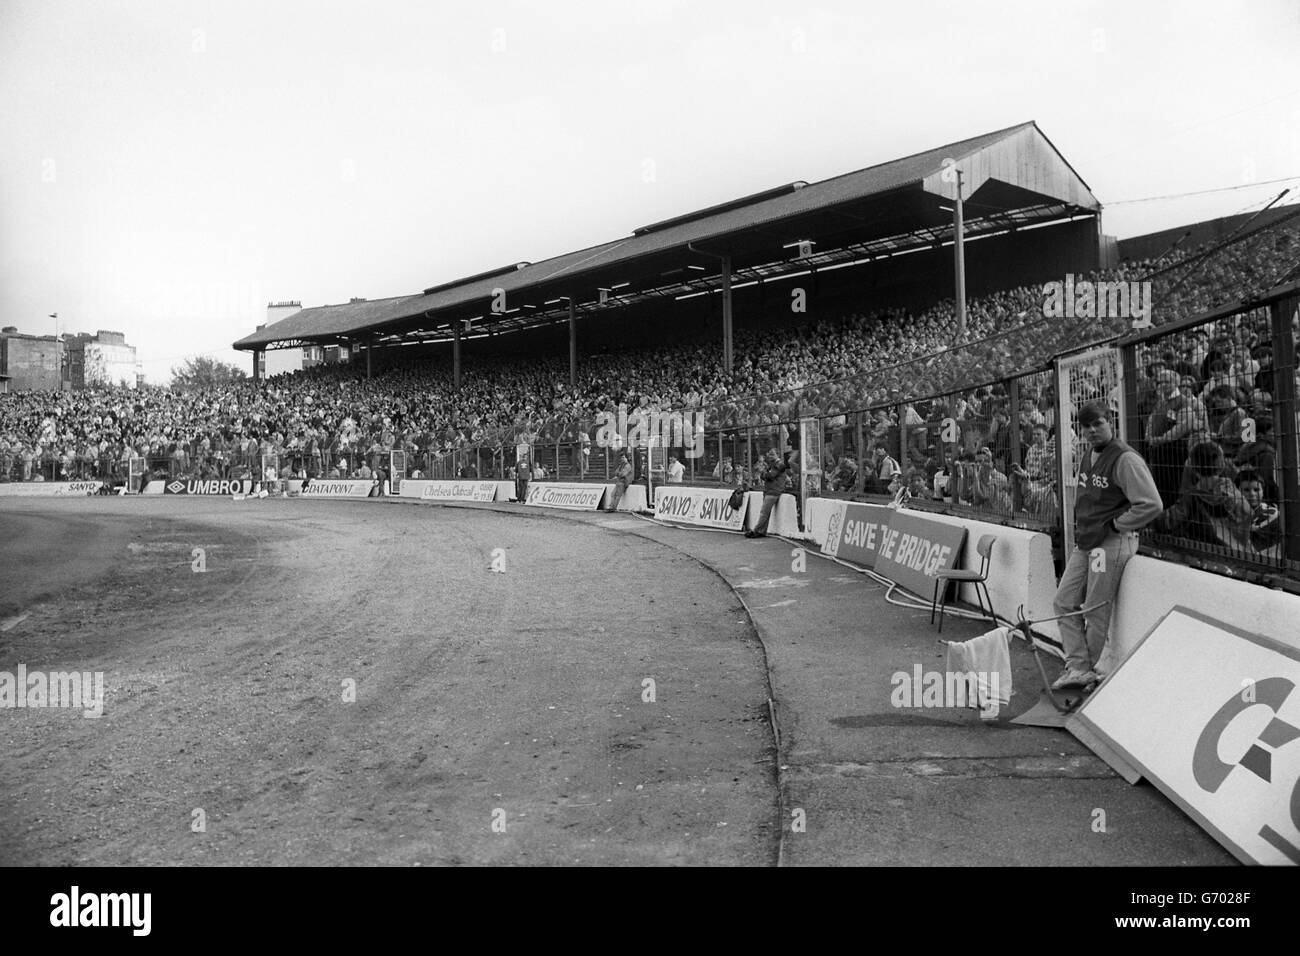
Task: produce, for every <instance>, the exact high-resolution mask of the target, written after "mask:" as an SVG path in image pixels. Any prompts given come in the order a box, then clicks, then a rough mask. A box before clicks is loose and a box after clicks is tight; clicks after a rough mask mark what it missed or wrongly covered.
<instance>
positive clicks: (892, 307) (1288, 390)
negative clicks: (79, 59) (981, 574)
mask: <svg viewBox="0 0 1300 956" xmlns="http://www.w3.org/2000/svg"><path fill="white" fill-rule="evenodd" d="M1275 202H1276V201H1275ZM1298 264H1300V208H1297V207H1295V206H1284V205H1273V204H1270V208H1267V209H1265V210H1263V211H1261V212H1258V213H1253V214H1247V215H1244V216H1238V217H1232V218H1230V219H1226V220H1216V221H1215V222H1213V223H1208V224H1199V225H1197V226H1192V227H1184V228H1182V229H1179V230H1173V231H1170V232H1167V233H1157V234H1153V235H1151V236H1144V237H1138V238H1135V239H1130V240H1125V241H1123V242H1117V241H1115V240H1114V239H1112V238H1110V237H1108V236H1106V235H1104V233H1103V231H1102V206H1101V203H1100V202H1098V200H1097V199H1096V197H1095V196H1094V195H1093V194H1092V192H1091V190H1090V189H1089V187H1088V186H1087V184H1086V183H1085V182H1084V180H1083V179H1082V178H1081V177H1080V176H1079V175H1078V173H1076V172H1075V170H1074V169H1073V168H1072V167H1071V165H1070V164H1069V162H1068V161H1067V160H1066V159H1065V158H1064V157H1063V156H1062V155H1061V154H1060V153H1059V151H1057V150H1056V149H1055V147H1054V146H1053V145H1052V144H1051V142H1050V141H1049V140H1048V139H1047V137H1046V136H1045V135H1044V134H1043V133H1042V131H1041V130H1039V129H1038V127H1037V125H1036V124H1034V123H1025V124H1021V125H1019V126H1015V127H1011V128H1009V129H1005V130H999V131H996V132H992V133H988V134H985V135H983V136H978V137H975V138H973V139H968V140H963V141H960V142H956V143H950V144H947V145H944V146H940V147H938V148H935V149H932V150H928V151H926V152H923V153H918V154H916V155H913V156H908V157H904V158H902V159H898V160H895V161H892V162H889V163H884V164H882V165H879V166H874V167H870V168H868V169H864V170H860V171H857V172H852V173H848V174H845V175H842V176H838V177H834V178H832V179H828V180H824V181H821V182H816V183H805V182H794V183H789V184H787V185H784V186H781V187H778V188H775V189H771V190H768V191H766V192H763V193H758V194H755V195H751V196H746V197H742V198H739V199H736V200H734V201H731V202H727V203H722V204H719V205H715V206H712V207H709V208H706V209H702V210H698V211H696V212H693V213H689V214H686V215H682V216H678V217H675V218H672V219H668V220H664V221H661V222H656V223H651V224H649V225H646V226H641V227H638V228H635V229H633V230H631V233H630V235H628V236H626V237H623V238H619V239H615V240H613V241H610V242H607V243H604V244H601V245H598V246H595V247H592V248H589V249H582V250H578V251H575V252H571V253H567V254H565V255H560V256H557V257H554V258H551V259H546V260H543V261H538V262H512V263H508V264H506V265H503V266H501V267H499V268H496V269H493V270H490V271H486V272H483V273H480V274H477V275H473V276H469V277H466V278H463V279H459V280H455V281H448V282H444V283H441V284H435V285H432V286H430V287H428V288H425V289H423V290H421V291H419V292H413V293H411V294H407V295H400V296H393V297H386V298H379V299H354V300H353V301H351V302H348V303H344V304H339V305H326V306H319V307H309V308H304V309H301V310H298V311H295V312H293V313H292V314H290V315H287V316H284V317H283V318H279V320H278V321H274V322H271V323H269V324H267V325H266V326H264V327H260V328H259V329H258V330H257V331H255V332H254V333H253V334H251V335H249V336H246V337H245V338H243V339H241V340H239V341H238V342H236V343H235V348H237V349H240V350H243V351H248V352H252V353H253V369H254V378H253V379H252V380H251V381H246V382H241V383H235V384H232V385H228V386H223V387H221V388H211V389H198V390H194V391H189V392H180V391H169V390H165V389H156V388H153V389H151V388H142V389H138V390H125V389H116V388H111V387H97V388H94V389H88V390H85V391H80V392H22V393H16V394H10V395H4V396H0V480H3V481H6V482H33V481H54V482H57V481H76V480H97V481H103V482H105V483H106V484H109V485H121V486H124V487H127V488H128V489H130V490H133V491H136V490H142V489H143V488H144V487H146V486H147V485H148V484H149V482H150V480H151V479H154V478H160V477H161V478H165V479H168V480H172V479H177V478H195V479H221V480H239V481H253V482H266V483H267V484H268V486H271V487H281V486H283V483H285V482H289V481H293V480H300V479H316V478H355V477H361V478H363V479H373V480H374V481H375V482H376V485H377V487H378V488H383V487H384V486H385V483H386V482H387V483H388V486H389V487H390V488H391V489H393V490H396V486H398V485H399V484H400V482H401V481H402V480H409V479H412V478H417V479H434V478H437V479H452V478H483V479H487V478H491V479H497V480H507V479H523V480H529V479H536V478H539V477H545V478H551V479H563V480H566V481H591V482H607V481H610V480H612V479H613V477H614V476H615V474H616V471H617V469H618V456H619V453H620V451H622V450H625V449H624V448H623V447H621V446H620V445H619V444H618V443H613V444H611V443H609V442H606V441H601V440H600V431H599V426H600V422H601V421H602V420H606V421H607V420H608V417H609V416H613V415H615V414H617V413H618V411H619V410H620V409H624V410H625V417H626V418H627V419H628V420H631V421H632V422H634V423H635V422H637V421H646V420H648V419H649V418H650V417H651V416H657V415H661V414H665V413H678V414H679V415H684V414H689V415H690V416H691V419H690V420H691V421H693V422H694V421H698V422H700V423H701V425H700V428H701V432H700V434H699V435H698V436H694V440H692V439H691V438H687V437H684V436H683V437H682V439H681V440H680V441H679V442H678V443H676V444H672V443H670V442H665V443H664V444H663V445H662V446H661V447H658V448H656V447H631V448H627V449H626V450H629V451H631V452H632V453H633V454H632V455H631V458H632V462H631V464H632V469H633V480H634V481H636V482H645V483H646V484H647V485H648V486H649V488H650V489H651V490H652V489H653V488H654V487H655V486H657V485H661V484H663V483H664V482H669V481H676V480H680V481H683V482H684V483H687V484H712V485H720V486H726V487H732V486H741V485H750V484H752V483H753V482H754V481H755V480H756V479H757V478H758V472H759V469H760V462H761V460H762V458H763V456H764V455H765V454H766V453H767V452H768V451H769V450H773V449H775V450H776V451H778V452H779V453H781V454H783V455H784V456H785V457H786V458H787V460H789V461H790V462H791V464H792V468H791V471H792V473H793V475H794V476H795V477H794V478H793V479H792V481H791V489H790V490H791V492H792V493H793V495H794V497H795V498H796V499H797V501H798V502H799V505H800V509H801V512H804V513H805V514H804V516H805V517H806V510H807V509H806V503H808V502H810V501H811V500H813V499H815V498H832V499H834V498H850V499H860V500H865V501H873V500H879V501H885V500H897V501H907V502H908V504H909V506H910V507H914V508H918V509H922V510H927V511H934V512H940V513H947V514H951V515H959V516H962V515H965V516H974V517H977V518H978V519H980V520H983V521H991V522H994V523H997V524H1002V525H1006V526H1013V527H1016V528H1021V529H1026V530H1030V531H1037V532H1042V533H1045V534H1047V535H1049V536H1050V537H1051V539H1052V541H1053V542H1054V547H1055V553H1056V558H1057V561H1058V568H1059V561H1060V560H1061V556H1062V555H1063V554H1064V553H1066V552H1067V551H1068V549H1069V548H1070V547H1071V524H1072V522H1071V510H1072V506H1073V500H1072V499H1073V496H1072V490H1073V484H1074V481H1075V477H1076V474H1077V471H1078V467H1079V461H1080V458H1081V456H1082V454H1083V452H1084V450H1085V449H1086V446H1085V445H1084V444H1083V443H1082V441H1081V439H1080V437H1079V436H1080V430H1079V428H1078V424H1077V420H1076V416H1077V413H1078V410H1079V409H1080V408H1081V407H1082V405H1083V404H1084V403H1085V402H1088V401H1096V400H1100V401H1104V402H1106V403H1108V404H1109V406H1110V407H1111V408H1112V409H1113V410H1114V411H1115V413H1116V415H1117V416H1118V420H1119V422H1120V425H1121V429H1120V431H1121V437H1123V438H1124V439H1125V440H1126V441H1127V442H1128V443H1129V444H1131V445H1133V447H1135V448H1136V449H1137V450H1138V451H1139V452H1140V453H1141V454H1142V455H1143V456H1144V457H1145V458H1146V460H1147V461H1148V463H1149V464H1150V466H1151V469H1152V472H1153V475H1154V476H1155V478H1156V481H1157V484H1158V486H1159V489H1160V494H1161V498H1162V504H1163V506H1164V510H1165V514H1164V516H1163V517H1162V519H1161V520H1160V521H1159V522H1157V523H1156V525H1154V526H1152V527H1151V528H1149V529H1148V530H1146V531H1144V532H1143V546H1144V548H1145V549H1146V550H1147V552H1148V553H1150V554H1156V555H1159V556H1160V557H1164V558H1167V559H1170V560H1177V561H1180V562H1184V563H1191V564H1195V565H1197V566H1199V567H1202V568H1205V569H1209V570H1213V571H1215V572H1217V573H1221V574H1228V575H1231V576H1236V577H1242V578H1246V579H1249V580H1251V581H1255V582H1258V583H1263V584H1268V585H1272V586H1275V587H1282V588H1286V589H1288V590H1293V591H1300V519H1297V518H1295V517H1294V516H1295V515H1296V513H1297V509H1300V489H1298V487H1297V481H1298V475H1300V465H1298V458H1300V448H1298V447H1297V414H1296V412H1297V405H1296V391H1297V375H1296V371H1297V365H1296V358H1295V351H1296V337H1297V332H1298V331H1300V309H1298V303H1300V285H1298V284H1297V280H1298V279H1300V274H1298V273H1297V266H1298ZM1051 283H1060V284H1062V286H1063V287H1065V288H1069V289H1070V290H1071V291H1073V290H1083V289H1084V288H1085V287H1086V288H1087V289H1088V290H1090V291H1089V295H1092V293H1093V292H1101V291H1102V290H1103V289H1106V290H1110V291H1111V292H1117V290H1122V291H1123V292H1124V293H1125V302H1126V307H1125V308H1117V307H1115V306H1116V305H1117V303H1118V295H1116V296H1113V297H1112V298H1111V300H1110V301H1109V303H1107V301H1106V299H1105V297H1104V296H1094V297H1093V298H1091V299H1087V301H1089V302H1090V304H1089V305H1088V307H1087V308H1083V307H1079V308H1077V309H1076V308H1074V306H1075V304H1076V301H1077V302H1078V303H1082V302H1084V301H1085V298H1086V297H1083V296H1082V292H1081V291H1080V296H1079V297H1075V296H1070V299H1071V301H1070V303H1069V305H1070V307H1069V308H1068V309H1066V311H1064V312H1059V311H1058V312H1053V311H1052V308H1051V306H1050V302H1049V301H1048V299H1049V296H1048V294H1047V293H1046V290H1047V289H1048V288H1049V285H1050V284H1051ZM1067 284H1068V285H1067ZM954 290H955V294H954ZM1130 290H1131V291H1132V295H1133V297H1134V298H1132V300H1131V301H1130V300H1129V299H1128V293H1129V292H1130ZM1143 297H1145V302H1146V303H1147V304H1148V307H1147V308H1146V309H1145V310H1143V309H1140V308H1138V306H1137V303H1138V302H1139V301H1140V300H1142V299H1143ZM1106 304H1108V305H1109V306H1111V308H1106V307H1105V305H1106ZM277 349H312V350H314V352H315V354H318V355H322V356H325V357H327V360H326V361H324V362H323V363H321V364H317V365H314V366H313V367H311V368H307V369H304V370H303V371H300V372H294V373H292V374H286V375H280V376H274V377H271V378H265V377H263V376H261V375H260V374H259V370H260V369H261V368H262V355H263V353H264V352H266V351H268V350H277ZM345 357H346V359H347V360H346V361H344V360H343V359H344V358H345ZM651 444H652V443H651ZM670 457H677V458H679V459H680V460H681V462H682V463H683V465H684V469H685V474H684V475H680V476H674V475H673V473H672V472H670V470H669V466H668V461H669V458H670ZM646 501H647V503H648V504H649V503H652V502H653V494H652V493H651V494H648V495H647V498H646Z"/></svg>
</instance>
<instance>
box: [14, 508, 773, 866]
mask: <svg viewBox="0 0 1300 956" xmlns="http://www.w3.org/2000/svg"><path fill="white" fill-rule="evenodd" d="M194 548H203V549H204V552H205V563H206V568H207V570H206V571H205V572H204V573H196V572H195V571H194V570H192V558H191V554H192V551H193V549H194ZM496 548H502V549H504V557H505V567H506V570H505V572H504V573H493V572H492V571H490V569H489V566H490V564H491V563H492V552H493V549H496ZM0 581H2V582H3V587H2V588H0V671H5V672H8V673H10V674H14V673H16V670H17V667H18V665H19V664H20V663H21V664H24V665H25V666H26V668H27V671H28V672H29V673H31V672H34V671H45V672H50V671H73V670H75V671H81V672H95V671H100V672H103V680H104V713H103V716H102V717H100V718H98V719H92V718H87V717H84V716H83V715H82V711H81V710H80V709H76V710H73V709H59V708H48V707H47V708H43V709H40V708H38V709H31V708H23V709H0V759H2V760H3V765H4V768H5V772H4V774H3V775H0V864H6V865H50V864H57V865H67V864H74V865H75V864H87V865H113V864H221V865H231V864H234V865H238V864H289V865H308V864H388V865H455V864H573V863H578V864H705V863H708V864H760V865H761V864H767V863H771V862H773V861H774V859H775V855H776V852H777V843H778V838H779V821H778V816H777V814H778V795H777V788H776V779H775V766H774V756H775V755H774V752H773V746H772V735H771V732H770V729H769V727H768V725H767V722H766V709H765V701H766V697H767V693H766V683H765V671H764V664H763V660H762V656H761V648H760V646H759V644H758V642H757V640H756V639H755V637H754V634H753V631H752V629H751V626H750V623H749V621H748V619H747V617H746V615H745V613H744V611H743V609H742V607H741V605H740V603H739V601H737V599H736V598H735V597H734V595H733V594H732V593H731V592H730V591H729V590H728V589H727V587H726V586H725V585H724V584H723V583H722V582H721V581H720V580H719V579H718V578H717V577H716V576H714V575H711V574H708V573H706V572H705V571H703V570H702V569H701V568H700V566H699V565H698V564H697V563H696V562H695V561H693V560H692V559H690V558H687V557H685V556H683V555H681V554H679V553H677V552H675V551H674V550H672V549H670V548H667V547H665V546H661V545H656V544H654V543H652V542H648V541H646V540H645V539H643V538H640V537H638V536H631V535H622V534H620V533H618V532H616V531H609V530H605V529H601V528H598V527H593V526H590V525H580V524H574V523H570V522H563V521H556V520H554V518H538V517H530V516H527V515H522V514H518V515H508V514H499V513H491V512H484V511H469V510H456V509H445V508H423V507H397V506H394V507H382V506H381V507H376V506H375V503H373V502H364V501H361V502H342V501H304V500H262V501H256V500H254V501H246V502H234V501H231V500H229V499H224V498H220V499H217V498H214V499H182V500H172V499H170V498H158V499H154V500H145V499H138V498H137V499H134V500H126V499H115V498H88V499H84V500H83V499H74V500H68V501H41V500H39V499H22V500H14V499H10V500H7V501H5V502H3V503H0ZM651 682H653V683H651ZM352 687H354V688H355V695H354V696H355V699H354V700H348V699H346V698H348V697H349V696H350V695H351V694H350V688H352ZM651 696H653V700H651V699H650V698H651Z"/></svg>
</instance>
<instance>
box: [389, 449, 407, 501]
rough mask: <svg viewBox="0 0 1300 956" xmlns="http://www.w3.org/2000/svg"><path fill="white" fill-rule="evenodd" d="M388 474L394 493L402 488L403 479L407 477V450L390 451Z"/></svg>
mask: <svg viewBox="0 0 1300 956" xmlns="http://www.w3.org/2000/svg"><path fill="white" fill-rule="evenodd" d="M388 476H389V481H390V482H391V484H390V485H389V487H390V489H391V493H392V494H395V495H396V494H399V493H400V492H401V490H402V480H403V479H404V478H405V477H406V452H404V451H390V452H389V453H388Z"/></svg>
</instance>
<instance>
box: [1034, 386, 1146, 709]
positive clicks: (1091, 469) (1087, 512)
mask: <svg viewBox="0 0 1300 956" xmlns="http://www.w3.org/2000/svg"><path fill="white" fill-rule="evenodd" d="M1112 416H1113V413H1112V412H1111V410H1110V408H1109V407H1108V406H1107V405H1106V404H1105V403H1103V402H1088V403H1087V404H1086V405H1084V406H1083V408H1082V409H1080V410H1079V429H1080V431H1082V433H1083V437H1084V439H1085V440H1086V441H1087V442H1088V443H1089V444H1090V445H1091V449H1090V450H1089V451H1088V452H1085V454H1084V460H1083V462H1082V464H1081V465H1080V468H1079V479H1078V489H1077V494H1076V496H1075V504H1074V550H1073V551H1072V552H1071V553H1070V556H1069V558H1068V559H1067V560H1066V563H1065V572H1064V573H1063V574H1062V575H1061V583H1060V585H1059V586H1058V587H1057V590H1056V599H1055V600H1054V601H1053V608H1054V613H1056V614H1058V615H1059V614H1072V612H1075V611H1078V610H1079V609H1080V608H1084V607H1087V608H1092V610H1090V611H1089V612H1088V613H1087V614H1085V615H1082V616H1080V615H1077V614H1074V615H1073V616H1071V617H1062V618H1061V620H1060V629H1061V643H1062V644H1063V645H1064V647H1065V670H1063V671H1062V672H1061V676H1060V677H1058V678H1057V679H1056V682H1055V683H1054V684H1052V689H1053V690H1060V689H1062V688H1065V687H1086V686H1087V685H1088V684H1091V683H1093V682H1094V681H1095V680H1097V679H1098V678H1099V676H1100V675H1098V674H1097V670H1096V669H1097V663H1098V661H1099V660H1100V659H1101V655H1102V652H1103V651H1104V650H1105V648H1106V640H1107V638H1108V637H1109V633H1110V618H1111V614H1112V613H1113V612H1114V610H1115V603H1114V602H1115V596H1116V595H1117V594H1118V593H1119V582H1120V576H1121V575H1122V574H1123V573H1124V566H1125V565H1126V564H1127V563H1128V560H1129V558H1131V557H1133V555H1134V554H1136V553H1137V538H1138V535H1137V533H1138V531H1139V529H1141V528H1144V527H1146V526H1147V525H1148V524H1150V523H1151V522H1152V521H1154V520H1155V519H1156V518H1157V517H1159V515H1160V511H1161V506H1160V492H1159V490H1158V489H1157V488H1156V483H1155V479H1154V478H1153V477H1152V476H1151V471H1150V469H1148V468H1147V465H1146V462H1144V461H1143V460H1142V457H1141V456H1140V455H1139V454H1138V453H1137V452H1135V451H1134V450H1133V449H1132V448H1130V447H1129V446H1128V445H1126V444H1124V442H1122V441H1120V440H1119V439H1117V438H1116V437H1115V432H1114V426H1113V424H1112Z"/></svg>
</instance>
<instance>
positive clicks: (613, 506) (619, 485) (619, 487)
mask: <svg viewBox="0 0 1300 956" xmlns="http://www.w3.org/2000/svg"><path fill="white" fill-rule="evenodd" d="M631 481H632V463H631V462H630V461H628V458H627V452H623V453H622V454H621V455H619V456H618V470H617V471H615V472H614V500H613V501H612V502H611V503H610V506H609V510H610V511H617V510H618V503H619V502H620V501H622V500H623V496H624V495H625V494H627V486H628V485H629V484H630V483H631Z"/></svg>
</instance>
